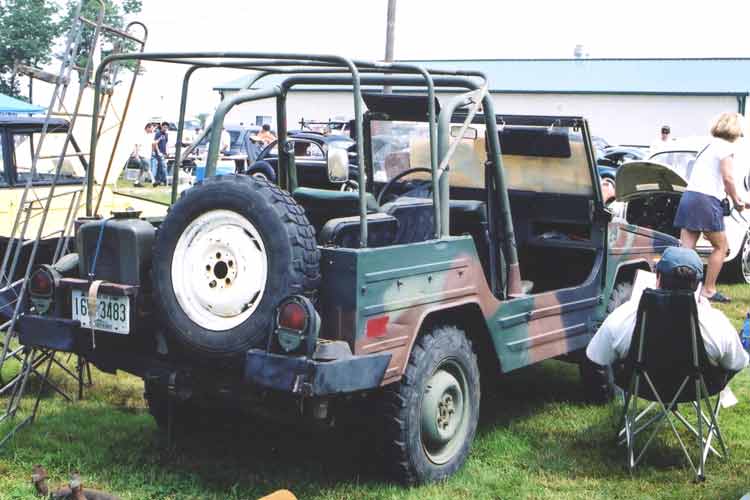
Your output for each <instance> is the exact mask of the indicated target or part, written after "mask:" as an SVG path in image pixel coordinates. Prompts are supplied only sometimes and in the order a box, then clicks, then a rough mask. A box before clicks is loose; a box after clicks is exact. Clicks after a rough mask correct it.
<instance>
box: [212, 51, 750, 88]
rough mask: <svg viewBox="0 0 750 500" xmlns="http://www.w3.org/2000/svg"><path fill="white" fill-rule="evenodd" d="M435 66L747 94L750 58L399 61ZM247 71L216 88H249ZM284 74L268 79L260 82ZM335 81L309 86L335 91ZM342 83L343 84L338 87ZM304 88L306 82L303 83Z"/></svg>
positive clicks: (498, 84)
mask: <svg viewBox="0 0 750 500" xmlns="http://www.w3.org/2000/svg"><path fill="white" fill-rule="evenodd" d="M400 62H408V63H414V64H418V65H422V66H424V67H426V68H434V69H443V68H444V69H471V70H479V71H482V72H484V73H485V74H486V75H487V77H488V80H489V83H490V91H491V92H498V93H572V94H653V95H670V94H671V95H738V96H742V95H748V93H750V58H705V59H453V60H440V61H437V60H408V61H400ZM250 78H251V76H244V77H242V78H238V79H236V80H233V81H231V82H227V83H225V84H223V85H219V86H217V87H215V88H214V90H218V91H225V90H230V91H231V90H240V89H243V88H246V86H247V83H248V82H249V81H250ZM282 79H283V77H281V76H272V77H267V78H264V79H263V80H261V81H260V82H259V86H266V85H270V84H272V83H278V82H279V81H281V80H282ZM336 88H337V87H334V86H324V85H320V86H316V87H304V90H318V91H320V90H335V89H336ZM338 88H340V87H338ZM300 89H302V87H300Z"/></svg>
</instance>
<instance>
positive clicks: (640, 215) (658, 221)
mask: <svg viewBox="0 0 750 500" xmlns="http://www.w3.org/2000/svg"><path fill="white" fill-rule="evenodd" d="M615 182H616V187H615V192H616V197H617V201H620V202H627V205H626V209H625V214H624V216H625V219H626V220H627V221H628V222H629V223H631V224H636V225H639V226H642V227H647V228H650V229H654V230H656V231H660V232H662V233H666V234H671V235H672V236H674V237H675V238H679V237H680V229H679V228H676V227H674V217H675V214H676V213H677V206H678V205H679V203H680V198H681V197H682V193H684V192H685V189H686V187H687V180H686V179H685V178H684V177H682V176H681V175H679V174H678V173H677V172H675V171H674V170H672V169H671V168H670V167H669V166H668V165H665V164H663V163H658V162H655V161H647V160H643V161H633V162H627V163H625V164H623V165H622V166H621V167H620V168H619V169H618V171H617V176H616V178H615ZM743 217H745V218H746V217H747V216H746V215H737V214H736V212H735V213H734V214H732V215H730V216H728V217H725V218H724V225H725V227H726V235H727V241H728V243H729V255H727V258H726V261H728V260H732V259H733V258H734V257H736V256H737V253H738V252H739V251H740V249H741V248H742V246H743V241H744V237H745V234H746V233H747V230H748V227H747V226H748V223H747V221H746V220H743ZM712 249H713V248H712V246H711V243H709V241H708V240H706V238H705V236H703V235H701V237H700V239H699V240H698V244H697V246H696V251H697V252H698V253H699V254H700V255H701V256H703V257H707V256H708V255H709V254H710V253H711V251H712Z"/></svg>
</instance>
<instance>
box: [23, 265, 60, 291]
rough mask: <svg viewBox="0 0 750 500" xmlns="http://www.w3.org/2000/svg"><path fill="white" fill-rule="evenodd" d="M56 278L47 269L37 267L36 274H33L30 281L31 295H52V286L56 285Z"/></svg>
mask: <svg viewBox="0 0 750 500" xmlns="http://www.w3.org/2000/svg"><path fill="white" fill-rule="evenodd" d="M54 283H55V282H54V279H53V277H52V275H51V274H50V273H49V272H47V270H46V269H43V268H42V269H37V270H36V271H34V274H32V275H31V283H29V292H30V293H31V295H41V296H45V297H48V296H50V295H52V288H53V287H54Z"/></svg>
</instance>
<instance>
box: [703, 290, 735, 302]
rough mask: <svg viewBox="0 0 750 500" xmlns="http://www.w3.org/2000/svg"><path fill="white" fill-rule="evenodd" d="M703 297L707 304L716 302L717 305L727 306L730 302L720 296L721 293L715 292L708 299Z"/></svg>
mask: <svg viewBox="0 0 750 500" xmlns="http://www.w3.org/2000/svg"><path fill="white" fill-rule="evenodd" d="M704 297H706V298H707V299H708V301H709V302H717V303H719V304H729V303H730V302H732V299H730V298H729V297H727V296H726V295H724V294H722V293H721V292H716V293H714V294H713V295H711V296H710V297H707V296H705V295H704Z"/></svg>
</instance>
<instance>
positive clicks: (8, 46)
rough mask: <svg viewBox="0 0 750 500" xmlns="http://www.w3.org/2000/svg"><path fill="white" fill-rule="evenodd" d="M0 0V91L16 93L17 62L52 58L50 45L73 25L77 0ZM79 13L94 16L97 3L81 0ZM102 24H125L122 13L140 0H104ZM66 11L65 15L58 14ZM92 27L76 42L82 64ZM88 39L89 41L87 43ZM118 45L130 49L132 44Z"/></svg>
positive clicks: (137, 5)
mask: <svg viewBox="0 0 750 500" xmlns="http://www.w3.org/2000/svg"><path fill="white" fill-rule="evenodd" d="M60 1H62V0H58V1H56V0H0V92H2V93H7V94H11V95H16V96H17V95H19V92H20V89H19V85H18V78H17V75H16V73H15V71H14V67H15V65H16V64H25V65H27V66H34V67H42V66H44V65H46V64H49V63H50V62H51V60H52V58H51V55H52V49H53V47H54V45H55V43H56V42H58V41H61V37H62V36H64V35H66V34H67V32H68V31H69V29H70V27H71V26H72V22H73V18H74V16H75V12H76V7H77V5H78V0H65V1H66V3H65V5H61V3H60ZM83 2H84V4H83V9H82V16H83V17H86V18H88V19H91V20H96V17H97V14H98V5H99V3H98V2H96V1H93V0H83ZM104 3H105V6H106V10H105V16H104V22H105V24H107V25H109V26H113V27H115V28H124V27H125V19H124V18H125V16H126V15H128V14H133V13H136V12H140V10H141V0H104ZM62 13H65V14H64V15H61V14H62ZM92 36H93V29H92V28H91V27H89V26H85V27H84V30H83V35H82V43H80V44H79V49H78V53H77V56H76V64H77V65H78V66H85V64H86V60H87V58H88V55H89V54H88V53H87V48H88V47H89V45H90V40H91V37H92ZM87 40H88V41H89V43H87ZM101 40H102V43H106V42H113V41H114V38H113V37H112V36H110V35H107V34H103V35H102V38H101ZM119 48H120V49H124V50H129V49H130V48H131V45H123V46H120V47H119Z"/></svg>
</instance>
